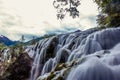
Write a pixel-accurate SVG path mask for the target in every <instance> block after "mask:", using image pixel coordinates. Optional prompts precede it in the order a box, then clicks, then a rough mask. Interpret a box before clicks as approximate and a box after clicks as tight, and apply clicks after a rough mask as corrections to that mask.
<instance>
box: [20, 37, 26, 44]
mask: <svg viewBox="0 0 120 80" xmlns="http://www.w3.org/2000/svg"><path fill="white" fill-rule="evenodd" d="M24 41H25V36H24V35H22V36H21V39H20V42H22V43H23V42H24Z"/></svg>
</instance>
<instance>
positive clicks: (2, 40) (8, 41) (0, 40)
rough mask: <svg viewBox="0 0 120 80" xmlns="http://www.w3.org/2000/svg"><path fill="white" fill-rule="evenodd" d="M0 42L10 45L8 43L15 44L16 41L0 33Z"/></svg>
mask: <svg viewBox="0 0 120 80" xmlns="http://www.w3.org/2000/svg"><path fill="white" fill-rule="evenodd" d="M0 43H4V44H5V45H7V46H10V45H13V44H16V43H17V41H12V40H10V39H9V38H7V37H5V36H3V35H0Z"/></svg>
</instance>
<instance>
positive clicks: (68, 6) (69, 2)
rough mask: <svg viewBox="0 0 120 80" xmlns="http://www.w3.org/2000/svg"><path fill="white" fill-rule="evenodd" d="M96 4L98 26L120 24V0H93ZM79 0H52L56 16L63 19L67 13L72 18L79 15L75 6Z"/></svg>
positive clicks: (78, 3) (116, 25) (115, 25)
mask: <svg viewBox="0 0 120 80" xmlns="http://www.w3.org/2000/svg"><path fill="white" fill-rule="evenodd" d="M93 1H94V2H95V3H96V4H97V5H98V10H99V12H100V13H99V15H98V19H97V23H98V25H99V26H100V27H118V26H120V0H93ZM79 5H80V0H54V1H53V6H54V7H55V8H56V9H57V18H58V19H63V18H64V17H65V15H66V14H67V13H69V15H70V16H71V17H73V18H76V17H77V16H78V17H79V11H78V10H77V7H78V6H79Z"/></svg>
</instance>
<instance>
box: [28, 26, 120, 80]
mask: <svg viewBox="0 0 120 80" xmlns="http://www.w3.org/2000/svg"><path fill="white" fill-rule="evenodd" d="M119 35H120V28H111V29H105V30H102V31H96V30H95V29H91V30H87V31H84V32H74V33H69V34H63V35H59V36H56V37H52V38H48V39H43V40H41V41H40V42H39V43H38V44H36V46H34V47H33V49H30V50H29V52H28V54H29V55H30V56H31V57H32V58H33V59H34V63H33V67H32V70H31V77H30V80H37V78H38V76H40V75H44V74H45V73H49V72H50V71H51V70H52V69H53V68H54V67H55V65H57V64H58V63H65V62H70V61H72V60H74V59H77V58H80V57H85V56H87V57H88V59H87V60H86V61H85V62H84V63H82V64H78V66H77V68H73V70H71V72H70V74H69V75H68V78H67V80H120V77H119V75H118V74H120V66H119V63H120V51H119V50H120V45H117V44H118V43H119V42H120V36H119ZM115 45H117V46H116V47H115V48H113V47H114V46H115ZM104 50H105V51H104ZM107 51H108V52H107ZM93 53H94V54H93ZM97 55H99V56H100V58H98V57H97Z"/></svg>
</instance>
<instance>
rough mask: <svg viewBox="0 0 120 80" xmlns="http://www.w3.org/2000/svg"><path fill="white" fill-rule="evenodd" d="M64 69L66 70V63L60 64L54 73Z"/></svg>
mask: <svg viewBox="0 0 120 80" xmlns="http://www.w3.org/2000/svg"><path fill="white" fill-rule="evenodd" d="M63 68H66V64H65V63H62V64H58V65H57V66H56V67H55V69H54V71H59V70H61V69H63Z"/></svg>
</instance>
